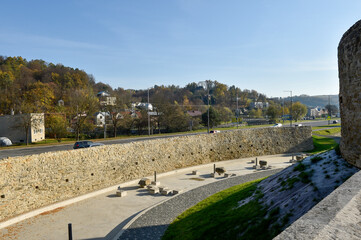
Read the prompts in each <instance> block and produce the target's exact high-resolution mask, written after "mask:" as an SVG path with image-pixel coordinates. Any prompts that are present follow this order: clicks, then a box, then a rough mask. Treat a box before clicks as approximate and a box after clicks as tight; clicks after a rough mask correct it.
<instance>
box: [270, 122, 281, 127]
mask: <svg viewBox="0 0 361 240" xmlns="http://www.w3.org/2000/svg"><path fill="white" fill-rule="evenodd" d="M272 127H282V124H281V123H276V124H275V125H273V126H272Z"/></svg>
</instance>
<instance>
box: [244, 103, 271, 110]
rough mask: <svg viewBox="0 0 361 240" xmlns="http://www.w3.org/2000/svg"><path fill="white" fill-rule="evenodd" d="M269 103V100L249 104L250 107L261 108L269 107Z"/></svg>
mask: <svg viewBox="0 0 361 240" xmlns="http://www.w3.org/2000/svg"><path fill="white" fill-rule="evenodd" d="M268 106H269V103H268V102H251V103H250V105H249V108H250V109H254V108H259V109H263V108H268Z"/></svg>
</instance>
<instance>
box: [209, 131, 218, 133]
mask: <svg viewBox="0 0 361 240" xmlns="http://www.w3.org/2000/svg"><path fill="white" fill-rule="evenodd" d="M220 132H221V131H219V130H211V131H209V133H220Z"/></svg>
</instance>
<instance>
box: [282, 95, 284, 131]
mask: <svg viewBox="0 0 361 240" xmlns="http://www.w3.org/2000/svg"><path fill="white" fill-rule="evenodd" d="M282 124H283V125H284V124H285V98H283V105H282Z"/></svg>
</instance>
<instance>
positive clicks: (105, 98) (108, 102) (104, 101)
mask: <svg viewBox="0 0 361 240" xmlns="http://www.w3.org/2000/svg"><path fill="white" fill-rule="evenodd" d="M97 97H98V99H99V103H100V106H115V105H116V101H117V98H116V97H111V96H110V94H109V93H107V92H104V91H102V92H98V94H97Z"/></svg>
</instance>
